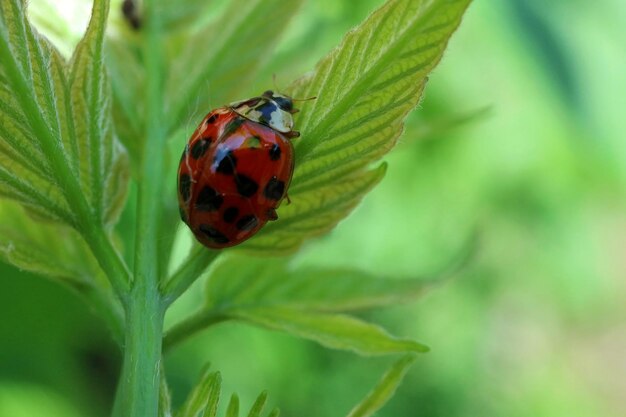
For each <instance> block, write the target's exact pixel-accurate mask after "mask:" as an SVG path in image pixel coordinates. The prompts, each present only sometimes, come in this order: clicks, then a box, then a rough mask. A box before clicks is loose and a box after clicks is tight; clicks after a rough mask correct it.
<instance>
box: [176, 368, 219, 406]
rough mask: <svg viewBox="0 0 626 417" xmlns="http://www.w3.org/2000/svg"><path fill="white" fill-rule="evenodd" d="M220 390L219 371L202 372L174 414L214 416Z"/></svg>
mask: <svg viewBox="0 0 626 417" xmlns="http://www.w3.org/2000/svg"><path fill="white" fill-rule="evenodd" d="M221 390H222V377H221V375H220V373H219V372H209V370H208V368H207V370H206V371H204V372H203V374H202V376H201V377H200V380H199V381H198V384H197V385H196V387H195V388H194V389H193V391H191V393H190V394H189V397H188V398H187V400H186V401H185V403H184V404H183V406H182V407H181V409H180V410H179V412H178V413H177V414H176V416H177V417H215V414H216V412H217V404H218V402H219V398H220V393H221Z"/></svg>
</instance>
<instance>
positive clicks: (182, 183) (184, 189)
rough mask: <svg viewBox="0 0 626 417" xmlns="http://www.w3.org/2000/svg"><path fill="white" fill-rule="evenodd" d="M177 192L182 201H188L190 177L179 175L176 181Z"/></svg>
mask: <svg viewBox="0 0 626 417" xmlns="http://www.w3.org/2000/svg"><path fill="white" fill-rule="evenodd" d="M178 191H179V192H180V195H181V197H182V198H183V201H189V197H191V177H190V176H189V175H188V174H181V176H180V178H179V179H178Z"/></svg>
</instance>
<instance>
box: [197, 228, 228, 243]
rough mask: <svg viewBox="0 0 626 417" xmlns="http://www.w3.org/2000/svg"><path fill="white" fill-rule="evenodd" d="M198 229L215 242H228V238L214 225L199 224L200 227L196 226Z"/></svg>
mask: <svg viewBox="0 0 626 417" xmlns="http://www.w3.org/2000/svg"><path fill="white" fill-rule="evenodd" d="M198 229H199V230H200V231H201V232H202V233H204V235H205V236H206V237H208V238H209V239H211V240H212V241H213V242H215V243H220V244H223V243H228V242H229V240H228V238H227V237H226V236H225V235H224V234H223V233H222V232H220V231H219V230H217V229H216V228H214V227H211V226H209V225H208V224H201V225H200V227H198Z"/></svg>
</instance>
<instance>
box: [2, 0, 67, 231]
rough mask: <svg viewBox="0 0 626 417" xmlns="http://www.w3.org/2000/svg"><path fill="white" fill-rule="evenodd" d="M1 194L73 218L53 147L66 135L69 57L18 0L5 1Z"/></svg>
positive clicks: (59, 146) (56, 215) (60, 217)
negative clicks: (32, 21) (39, 30)
mask: <svg viewBox="0 0 626 417" xmlns="http://www.w3.org/2000/svg"><path fill="white" fill-rule="evenodd" d="M0 62H2V66H1V67H0V122H1V123H0V140H1V144H2V145H1V146H0V195H2V196H5V197H9V198H11V199H14V200H16V201H19V202H21V203H23V204H25V205H28V206H31V207H33V208H34V209H35V210H38V212H39V214H41V215H46V216H47V217H48V218H51V219H55V220H64V221H66V222H68V223H72V222H73V217H74V216H73V213H72V210H71V209H70V204H69V203H68V201H67V198H66V196H65V195H64V194H65V193H64V190H63V189H62V187H61V186H60V184H59V182H58V178H57V177H58V176H57V173H56V172H55V170H54V163H55V162H60V161H53V160H52V157H51V155H50V154H49V153H48V151H49V150H50V147H53V146H54V147H56V149H57V150H59V149H60V151H61V152H60V154H61V155H62V159H66V158H65V157H66V156H69V155H68V154H67V152H66V151H67V143H65V142H62V141H61V139H60V134H61V129H62V123H61V120H60V119H61V116H62V112H63V108H64V102H65V99H66V97H67V86H66V85H65V84H64V78H65V75H64V71H65V68H64V65H65V64H64V62H63V58H62V57H61V56H60V54H59V53H58V52H57V51H56V50H55V49H54V48H53V47H52V46H51V45H50V44H49V42H47V41H46V40H45V39H44V38H42V37H40V36H39V35H38V34H37V32H35V31H34V30H33V29H32V28H31V26H30V24H29V23H28V21H27V20H26V17H25V10H24V5H23V4H22V2H18V1H15V0H14V1H3V2H1V3H0ZM55 142H56V143H55Z"/></svg>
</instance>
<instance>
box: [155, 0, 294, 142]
mask: <svg viewBox="0 0 626 417" xmlns="http://www.w3.org/2000/svg"><path fill="white" fill-rule="evenodd" d="M302 2H303V0H290V1H284V0H233V1H232V2H230V7H229V8H228V9H227V10H226V11H225V12H224V13H223V15H222V16H220V17H218V18H217V19H215V22H214V24H212V25H210V26H208V27H206V28H205V29H203V30H201V31H199V32H198V33H197V34H195V35H194V36H192V37H191V38H188V39H184V40H182V41H181V42H182V44H183V45H184V46H185V47H186V49H185V50H183V52H182V53H180V54H178V55H177V57H176V60H175V65H174V67H173V68H172V69H171V70H170V72H169V73H170V77H169V79H168V81H167V94H166V96H167V97H172V98H174V101H173V102H172V103H171V105H170V109H171V110H170V114H171V120H173V121H174V124H173V125H171V126H170V129H169V131H170V132H172V131H174V130H176V129H177V128H178V127H179V126H180V125H181V123H185V122H186V121H187V118H188V117H189V114H190V112H193V111H195V110H197V109H198V107H199V108H200V109H205V110H203V111H201V113H202V114H204V113H207V112H208V110H209V109H210V107H211V106H215V105H222V104H225V103H228V102H233V101H235V100H237V99H239V98H241V97H237V96H236V95H237V94H241V93H243V92H246V93H247V95H250V92H249V91H247V90H248V88H249V86H250V83H251V80H252V79H253V78H254V75H255V74H256V72H257V71H258V69H259V68H260V66H261V65H262V64H263V63H264V62H265V61H266V60H267V59H268V58H269V57H270V56H271V54H270V52H271V51H272V50H273V48H274V46H275V45H276V43H277V41H278V39H279V37H280V35H281V34H282V33H283V31H284V29H285V28H286V27H287V24H288V23H289V20H290V19H291V17H292V16H293V15H294V14H295V13H296V11H297V10H298V8H299V7H300V5H301V4H302ZM262 16H271V20H272V22H275V24H268V21H267V19H264V18H262ZM199 45H201V50H202V53H198V47H199ZM257 93H261V92H257Z"/></svg>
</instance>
